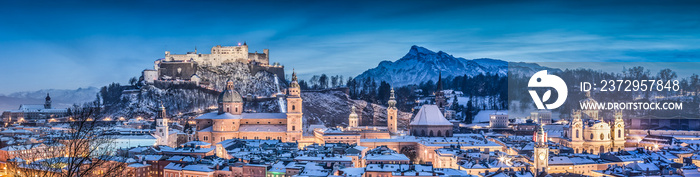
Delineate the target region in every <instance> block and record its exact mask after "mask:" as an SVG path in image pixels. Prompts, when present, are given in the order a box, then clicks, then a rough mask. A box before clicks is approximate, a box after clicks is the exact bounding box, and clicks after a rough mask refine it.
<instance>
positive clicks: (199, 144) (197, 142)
mask: <svg viewBox="0 0 700 177" xmlns="http://www.w3.org/2000/svg"><path fill="white" fill-rule="evenodd" d="M185 144H186V145H197V146H209V145H211V143H207V142H204V141H190V142H186V143H185Z"/></svg>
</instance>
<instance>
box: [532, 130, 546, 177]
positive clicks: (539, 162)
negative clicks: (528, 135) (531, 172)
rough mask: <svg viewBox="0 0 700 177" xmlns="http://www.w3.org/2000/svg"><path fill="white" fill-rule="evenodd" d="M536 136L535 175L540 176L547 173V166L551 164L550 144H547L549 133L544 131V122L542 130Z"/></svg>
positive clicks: (534, 153)
mask: <svg viewBox="0 0 700 177" xmlns="http://www.w3.org/2000/svg"><path fill="white" fill-rule="evenodd" d="M534 138H535V150H534V152H533V156H534V159H535V176H540V175H541V174H542V173H545V174H546V173H547V166H548V165H549V146H548V145H547V133H545V132H544V124H540V130H539V131H537V134H536V135H535V136H534Z"/></svg>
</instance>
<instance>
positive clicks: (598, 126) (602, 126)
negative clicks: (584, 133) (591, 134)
mask: <svg viewBox="0 0 700 177" xmlns="http://www.w3.org/2000/svg"><path fill="white" fill-rule="evenodd" d="M588 128H589V129H591V130H608V131H610V124H608V123H606V122H603V121H591V123H590V124H589V126H588Z"/></svg>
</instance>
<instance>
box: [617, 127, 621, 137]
mask: <svg viewBox="0 0 700 177" xmlns="http://www.w3.org/2000/svg"><path fill="white" fill-rule="evenodd" d="M617 137H618V138H622V130H620V129H617Z"/></svg>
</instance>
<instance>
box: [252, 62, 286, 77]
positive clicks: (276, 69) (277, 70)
mask: <svg viewBox="0 0 700 177" xmlns="http://www.w3.org/2000/svg"><path fill="white" fill-rule="evenodd" d="M249 66H250V73H251V74H253V75H255V74H257V73H258V72H261V71H267V72H269V73H272V74H274V75H277V78H280V79H284V67H282V66H260V65H249Z"/></svg>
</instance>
